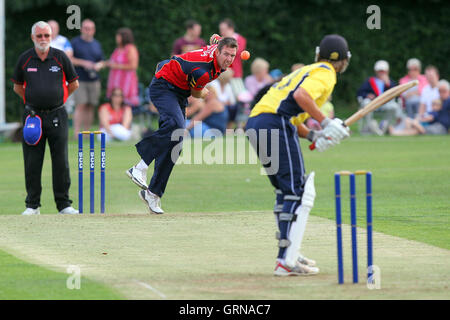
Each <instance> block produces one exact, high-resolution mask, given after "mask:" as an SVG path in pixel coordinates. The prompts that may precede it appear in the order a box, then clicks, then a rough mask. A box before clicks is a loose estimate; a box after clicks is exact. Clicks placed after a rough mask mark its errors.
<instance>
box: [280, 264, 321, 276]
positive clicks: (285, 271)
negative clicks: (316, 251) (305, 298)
mask: <svg viewBox="0 0 450 320" xmlns="http://www.w3.org/2000/svg"><path fill="white" fill-rule="evenodd" d="M318 273H319V268H317V267H309V266H307V265H304V264H302V263H300V262H297V263H296V264H295V267H294V268H289V267H288V266H285V265H283V264H282V263H281V262H277V265H276V266H275V270H274V271H273V274H274V275H275V276H280V277H285V276H310V275H315V274H318Z"/></svg>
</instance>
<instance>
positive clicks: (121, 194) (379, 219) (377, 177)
mask: <svg viewBox="0 0 450 320" xmlns="http://www.w3.org/2000/svg"><path fill="white" fill-rule="evenodd" d="M237 141H240V142H244V143H246V142H245V141H242V137H239V138H238V139H237ZM305 142H306V141H302V149H303V150H304V157H305V163H306V166H307V170H308V171H311V170H314V171H315V172H316V191H317V197H316V202H315V207H314V208H313V211H312V213H311V217H310V220H309V223H308V227H307V230H306V235H305V241H304V243H303V252H304V254H306V255H307V256H310V257H311V258H313V259H315V260H317V262H318V264H319V267H320V269H321V272H320V274H319V275H317V276H314V277H297V278H289V279H279V278H275V277H273V276H272V271H273V267H274V263H275V256H276V251H277V248H276V240H275V239H274V233H275V223H274V218H273V214H272V213H271V209H272V206H273V202H274V194H273V190H272V188H271V186H270V184H269V183H268V180H267V178H266V177H265V176H262V175H260V166H259V164H239V165H231V164H228V165H225V164H223V165H221V164H212V165H206V164H191V165H188V164H180V165H177V166H176V167H175V168H174V171H173V174H172V177H171V180H170V182H169V185H168V187H167V190H166V194H165V195H164V198H163V201H162V204H163V208H164V210H165V211H166V214H164V215H162V216H155V215H149V214H148V213H147V209H146V207H145V205H144V203H143V202H142V201H141V200H140V199H139V198H138V196H137V192H138V188H137V187H136V186H135V185H134V184H133V183H131V182H130V181H129V180H128V178H127V177H126V176H125V174H124V171H125V170H126V169H127V168H129V167H130V166H131V165H133V164H135V163H136V162H137V160H138V157H137V153H136V151H135V148H134V145H133V143H126V144H123V143H111V144H109V145H108V146H107V169H106V172H107V173H106V181H107V189H106V196H107V203H106V211H107V214H106V215H104V216H101V215H99V214H97V215H89V214H84V215H83V216H59V215H57V214H56V213H57V211H56V208H55V204H54V201H53V194H52V187H51V163H50V157H49V152H48V151H49V150H48V148H47V154H46V160H45V164H44V169H43V193H42V199H41V202H42V207H41V216H33V217H22V216H21V215H20V213H21V212H22V211H23V210H24V208H25V207H24V199H25V183H24V173H23V160H22V149H21V146H20V145H18V144H8V143H3V144H0V152H1V154H2V156H1V160H0V165H1V168H2V169H1V171H2V182H3V183H2V187H1V189H0V248H1V249H2V250H3V252H0V270H2V272H0V299H120V298H124V299H431V298H433V299H449V298H450V294H449V291H448V286H449V284H450V276H449V273H448V265H449V264H450V252H449V250H450V223H449V216H450V199H449V197H448V190H449V186H450V163H449V159H450V137H447V136H446V137H442V136H439V137H430V136H421V137H405V138H393V137H360V136H355V137H352V138H351V139H348V140H347V141H344V142H343V143H342V144H341V145H339V146H338V147H336V148H334V149H332V150H329V151H327V152H325V153H318V152H310V151H309V150H307V144H306V143H305ZM208 145H209V144H208V143H206V144H205V145H204V146H203V147H204V149H205V148H206V150H208V147H210V145H209V146H208ZM97 147H98V144H97ZM190 147H191V144H190V143H189V142H188V143H186V144H185V151H186V148H190ZM247 147H248V146H247ZM76 152H77V145H76V143H75V141H71V143H70V161H71V176H72V188H71V198H72V199H73V200H74V207H76V208H77V207H78V200H77V199H78V177H77V161H76V160H77V159H76ZM192 152H193V153H195V151H194V148H192ZM197 153H198V152H197ZM98 154H99V152H98V149H97V161H98ZM242 156H243V155H242V154H239V155H237V156H236V157H242ZM85 161H87V157H86V156H85ZM98 166H99V163H98V162H97V167H98ZM85 167H86V166H85ZM358 169H367V170H370V171H372V173H373V208H374V210H373V211H374V231H375V233H374V261H375V264H376V265H377V266H379V267H380V269H381V289H380V290H369V289H368V288H367V287H366V286H365V284H364V281H363V280H364V268H365V266H364V263H365V260H364V259H365V246H364V241H365V229H364V226H365V211H364V210H365V198H364V182H363V179H362V178H360V179H358V182H357V193H358V198H357V206H358V224H359V226H360V227H361V229H359V254H360V256H359V268H360V272H359V274H360V279H361V280H362V281H361V283H360V284H359V285H352V284H350V274H351V272H350V269H349V267H350V256H349V252H350V240H349V230H348V229H347V228H346V229H344V232H345V237H347V238H345V239H344V241H345V242H344V243H345V247H344V252H345V263H344V264H345V268H346V269H345V272H346V282H347V283H348V284H346V285H344V286H338V285H337V275H336V241H335V227H334V184H333V173H334V172H335V171H339V170H358ZM96 174H97V186H98V182H99V179H98V178H99V170H97V172H96ZM87 177H88V175H87V173H86V174H85V179H84V180H85V203H84V207H85V210H86V209H87V208H88V194H89V193H88V178H87ZM342 181H343V185H342V193H343V194H344V196H343V199H342V204H343V210H344V217H345V218H344V222H345V223H347V224H348V223H349V214H348V209H349V200H348V196H347V194H348V181H347V179H343V180H342ZM98 190H99V189H98ZM98 194H99V192H97V199H96V205H97V208H98V207H99V199H98ZM68 265H77V266H79V267H80V270H81V275H82V280H81V283H82V285H81V289H80V290H68V289H66V280H67V277H68V276H69V274H67V273H66V268H67V266H68Z"/></svg>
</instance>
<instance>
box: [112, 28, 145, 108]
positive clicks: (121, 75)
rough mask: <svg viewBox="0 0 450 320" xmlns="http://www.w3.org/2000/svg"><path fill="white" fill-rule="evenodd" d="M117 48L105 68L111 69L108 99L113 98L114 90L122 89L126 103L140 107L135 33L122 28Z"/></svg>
mask: <svg viewBox="0 0 450 320" xmlns="http://www.w3.org/2000/svg"><path fill="white" fill-rule="evenodd" d="M116 44H117V47H116V49H115V50H114V52H113V53H112V55H111V58H110V59H109V61H107V62H105V66H107V67H109V68H110V71H109V77H108V86H107V90H106V97H107V98H108V99H110V98H111V94H112V92H113V90H114V88H120V89H122V93H123V99H124V102H125V103H126V104H128V105H131V106H138V105H139V86H138V77H137V73H136V70H137V68H138V65H139V52H138V50H137V48H136V46H135V45H134V37H133V32H132V31H131V29H129V28H120V29H119V30H117V33H116Z"/></svg>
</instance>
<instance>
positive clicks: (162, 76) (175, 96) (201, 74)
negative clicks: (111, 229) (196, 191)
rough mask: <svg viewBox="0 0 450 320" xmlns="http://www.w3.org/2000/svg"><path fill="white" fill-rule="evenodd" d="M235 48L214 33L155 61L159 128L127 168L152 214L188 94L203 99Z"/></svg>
mask: <svg viewBox="0 0 450 320" xmlns="http://www.w3.org/2000/svg"><path fill="white" fill-rule="evenodd" d="M237 47H238V45H237V42H236V40H235V39H234V38H223V39H222V38H220V37H219V36H218V35H213V36H212V37H211V39H210V45H209V46H206V47H203V48H201V49H198V50H194V51H191V52H187V53H184V54H181V55H174V56H172V57H171V58H170V59H168V60H164V61H161V62H160V63H158V64H157V67H156V72H155V77H154V78H153V80H152V82H151V83H150V87H149V90H150V99H151V101H152V103H153V104H154V105H155V107H156V108H157V109H158V112H159V129H158V130H157V131H155V132H154V133H152V134H150V135H149V136H147V137H144V138H143V139H142V140H141V141H140V142H139V143H138V144H136V149H137V152H138V153H139V155H140V157H141V159H142V160H141V161H140V162H139V163H138V164H137V165H135V166H133V167H132V168H130V169H129V170H127V171H126V173H127V175H128V176H129V177H130V178H131V180H132V181H133V182H134V183H136V184H137V185H138V186H139V187H141V188H142V189H143V190H141V191H140V192H139V197H140V198H141V199H142V200H143V201H144V202H145V203H146V204H147V205H148V207H149V209H150V212H151V213H163V210H162V209H161V205H160V198H161V197H162V195H163V194H164V191H165V189H166V185H167V182H168V180H169V176H170V173H171V172H172V168H173V166H174V165H175V162H176V161H177V159H178V157H179V155H180V152H181V148H178V149H175V146H177V145H178V146H181V142H182V140H183V133H184V128H185V118H186V117H185V114H186V113H185V108H186V105H187V98H188V97H189V96H191V95H192V96H193V97H196V98H204V97H205V96H206V95H207V94H208V89H206V88H205V86H206V85H207V84H208V83H209V82H211V81H212V80H214V79H216V78H217V77H218V76H219V75H220V73H221V72H223V71H225V70H226V69H227V68H228V67H229V66H230V65H231V64H232V63H233V61H234V58H235V57H236V51H237ZM180 132H181V134H180ZM153 161H155V170H154V172H153V176H152V179H151V181H150V184H149V185H148V186H147V169H148V166H149V165H150V163H152V162H153Z"/></svg>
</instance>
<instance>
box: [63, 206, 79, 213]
mask: <svg viewBox="0 0 450 320" xmlns="http://www.w3.org/2000/svg"><path fill="white" fill-rule="evenodd" d="M59 214H79V212H78V210H75V209H74V208H72V207H67V208H64V209H62V210H61V211H60V212H59Z"/></svg>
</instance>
